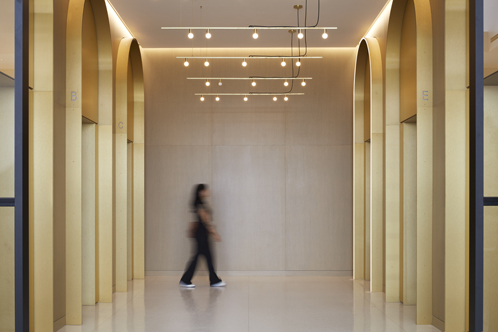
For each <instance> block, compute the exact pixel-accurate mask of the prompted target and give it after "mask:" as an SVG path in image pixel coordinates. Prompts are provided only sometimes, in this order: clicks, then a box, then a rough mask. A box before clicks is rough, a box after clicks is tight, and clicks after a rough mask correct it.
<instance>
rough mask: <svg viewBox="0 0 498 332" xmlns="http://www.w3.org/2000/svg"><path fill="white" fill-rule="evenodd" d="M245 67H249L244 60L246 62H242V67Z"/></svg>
mask: <svg viewBox="0 0 498 332" xmlns="http://www.w3.org/2000/svg"><path fill="white" fill-rule="evenodd" d="M245 66H247V62H246V59H244V62H242V67H245Z"/></svg>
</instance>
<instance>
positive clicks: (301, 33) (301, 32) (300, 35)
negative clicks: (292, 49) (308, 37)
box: [297, 29, 304, 39]
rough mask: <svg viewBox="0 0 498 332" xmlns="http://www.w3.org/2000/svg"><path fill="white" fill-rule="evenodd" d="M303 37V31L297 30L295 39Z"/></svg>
mask: <svg viewBox="0 0 498 332" xmlns="http://www.w3.org/2000/svg"><path fill="white" fill-rule="evenodd" d="M303 37H304V35H303V30H302V29H299V33H298V34H297V38H299V39H303Z"/></svg>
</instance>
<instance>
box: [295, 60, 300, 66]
mask: <svg viewBox="0 0 498 332" xmlns="http://www.w3.org/2000/svg"><path fill="white" fill-rule="evenodd" d="M296 66H298V67H300V66H301V59H299V60H297V62H296Z"/></svg>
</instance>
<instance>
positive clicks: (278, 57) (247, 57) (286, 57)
mask: <svg viewBox="0 0 498 332" xmlns="http://www.w3.org/2000/svg"><path fill="white" fill-rule="evenodd" d="M176 58H177V59H323V56H290V55H289V56H287V55H275V56H258V55H254V56H177V57H176Z"/></svg>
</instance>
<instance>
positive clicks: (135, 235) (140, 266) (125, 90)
mask: <svg viewBox="0 0 498 332" xmlns="http://www.w3.org/2000/svg"><path fill="white" fill-rule="evenodd" d="M114 119H115V126H114V131H115V138H114V140H115V169H114V176H115V190H116V198H115V211H116V216H115V218H116V290H117V291H126V287H127V281H128V280H131V279H135V278H144V274H145V271H144V260H145V257H144V174H145V169H144V167H145V164H144V156H145V145H144V89H143V70H142V60H141V54H140V48H139V45H138V42H137V41H136V40H135V39H132V38H125V39H123V40H122V41H121V43H120V45H119V49H118V58H117V65H116V111H115V116H114ZM122 193H125V195H123V194H122ZM118 248H127V250H122V251H120V250H118Z"/></svg>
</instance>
